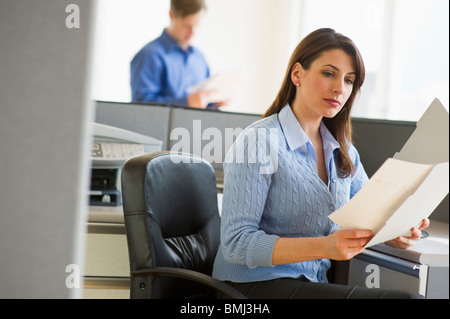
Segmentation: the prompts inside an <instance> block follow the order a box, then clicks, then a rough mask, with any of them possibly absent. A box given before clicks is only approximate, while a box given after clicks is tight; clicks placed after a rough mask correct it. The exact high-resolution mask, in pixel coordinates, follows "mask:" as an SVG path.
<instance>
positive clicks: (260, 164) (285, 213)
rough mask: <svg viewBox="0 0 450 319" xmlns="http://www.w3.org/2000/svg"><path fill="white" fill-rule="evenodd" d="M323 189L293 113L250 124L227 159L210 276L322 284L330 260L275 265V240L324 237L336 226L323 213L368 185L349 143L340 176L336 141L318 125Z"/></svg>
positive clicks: (310, 149) (311, 150)
mask: <svg viewBox="0 0 450 319" xmlns="http://www.w3.org/2000/svg"><path fill="white" fill-rule="evenodd" d="M320 133H321V136H322V140H323V149H324V156H325V163H326V169H327V173H328V177H329V181H328V185H326V184H325V183H324V182H323V181H322V180H321V179H320V177H319V175H318V171H317V160H316V153H315V150H314V147H313V145H312V143H311V141H310V140H309V138H308V136H307V135H306V134H305V132H304V131H303V129H302V128H301V126H300V124H299V122H298V121H297V119H296V117H295V115H294V113H293V112H292V109H291V107H290V106H289V105H286V106H285V107H284V108H283V109H282V110H281V111H280V112H279V113H278V114H274V115H272V116H270V117H267V118H264V119H261V120H259V121H257V122H255V123H253V124H252V125H250V126H249V127H247V128H246V129H245V130H244V131H243V132H242V133H241V135H240V136H239V137H238V138H237V139H236V142H235V143H234V144H233V146H232V147H231V148H230V150H229V152H228V153H227V156H226V158H225V161H224V190H223V203H222V223H221V244H220V247H219V250H218V253H217V256H216V260H215V263H214V269H213V276H214V277H215V278H217V279H219V280H226V281H233V282H252V281H263V280H270V279H275V278H283V277H288V278H298V277H300V276H302V275H303V276H305V277H306V278H307V279H309V280H310V281H314V282H326V281H327V279H326V272H327V270H328V269H329V267H330V261H329V260H328V259H318V260H310V261H305V262H299V263H293V264H287V265H276V266H273V265H272V253H273V248H274V245H275V242H276V240H277V239H278V238H279V237H320V236H328V235H329V234H331V233H332V232H333V231H335V230H336V229H337V228H338V226H337V225H336V224H334V223H333V222H332V221H331V220H330V219H329V218H328V215H329V214H330V213H332V212H334V211H335V210H337V209H338V208H340V207H341V206H343V205H344V204H346V203H347V202H348V201H349V200H350V198H351V197H353V196H354V195H355V194H356V192H358V191H359V190H360V189H361V188H362V186H363V185H364V184H365V183H366V182H367V181H368V177H367V174H366V173H365V171H364V168H363V166H362V164H361V163H360V160H359V154H358V152H357V151H356V149H355V148H354V146H353V145H350V147H349V154H350V157H351V159H352V161H353V163H354V164H355V167H356V170H355V173H354V174H353V175H352V176H349V177H347V178H340V177H338V174H337V168H336V164H335V160H336V158H335V157H336V156H337V154H338V153H337V149H338V148H339V143H338V142H337V141H336V139H335V138H334V137H333V136H332V134H331V133H330V132H329V131H328V129H327V128H326V126H325V125H324V124H323V123H322V124H321V126H320Z"/></svg>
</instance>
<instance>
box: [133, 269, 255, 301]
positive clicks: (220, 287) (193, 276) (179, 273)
mask: <svg viewBox="0 0 450 319" xmlns="http://www.w3.org/2000/svg"><path fill="white" fill-rule="evenodd" d="M130 274H131V276H135V277H138V276H145V275H152V276H155V277H158V276H168V277H176V278H181V279H187V280H191V281H195V282H197V283H200V284H202V285H205V286H208V287H211V288H213V289H215V290H217V291H220V292H221V293H223V294H225V295H226V296H228V297H230V298H232V299H248V298H247V296H245V295H244V294H242V293H240V292H239V291H237V290H236V289H234V288H233V287H231V286H229V285H227V284H226V283H224V282H223V281H220V280H218V279H216V278H213V277H211V276H208V275H205V274H203V273H200V272H197V271H194V270H190V269H184V268H171V267H156V268H149V269H142V270H135V271H131V272H130Z"/></svg>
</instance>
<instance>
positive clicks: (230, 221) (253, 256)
mask: <svg viewBox="0 0 450 319" xmlns="http://www.w3.org/2000/svg"><path fill="white" fill-rule="evenodd" d="M269 132H270V130H269V129H252V128H249V129H247V130H246V131H244V132H243V134H241V135H240V136H239V137H238V139H237V140H236V142H235V144H234V145H233V146H232V147H231V149H230V151H229V152H228V153H227V156H226V159H225V162H224V194H223V204H222V223H221V247H222V253H223V256H224V258H225V261H227V262H228V263H233V264H241V265H246V266H247V267H249V268H255V267H257V266H272V253H273V248H274V245H275V242H276V240H277V239H278V236H276V235H270V234H266V233H265V232H264V231H263V230H261V229H260V228H259V224H260V221H261V217H262V214H263V212H264V205H265V202H266V198H267V195H268V191H269V188H270V185H271V176H272V174H273V173H274V171H275V169H276V156H278V154H276V150H274V149H271V148H270V145H274V144H273V143H277V142H278V141H273V140H272V141H271V138H272V137H271V136H270V134H269ZM269 153H270V154H269Z"/></svg>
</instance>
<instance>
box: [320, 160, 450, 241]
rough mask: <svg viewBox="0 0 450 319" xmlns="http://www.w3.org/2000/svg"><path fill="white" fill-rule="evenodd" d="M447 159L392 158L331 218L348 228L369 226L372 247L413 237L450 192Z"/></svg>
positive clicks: (365, 227)
mask: <svg viewBox="0 0 450 319" xmlns="http://www.w3.org/2000/svg"><path fill="white" fill-rule="evenodd" d="M448 190H449V167H448V162H445V163H440V164H436V165H426V164H416V163H412V162H407V161H402V160H397V159H393V158H389V159H387V160H386V162H385V163H384V164H383V165H382V166H381V167H380V168H379V169H378V171H377V172H376V173H375V174H374V175H373V176H372V178H370V180H369V181H368V183H367V184H366V185H365V186H364V187H363V188H362V189H361V190H360V191H359V192H358V193H356V195H355V196H354V197H353V198H352V199H351V200H350V201H349V202H348V203H347V204H346V205H344V206H343V207H341V208H340V209H338V210H337V211H336V212H334V213H333V214H331V215H330V216H329V218H330V219H331V220H332V221H333V222H335V223H336V224H338V225H339V226H340V227H342V228H345V229H356V228H357V229H370V230H371V231H372V232H373V233H374V235H375V236H374V237H373V238H372V239H371V240H370V241H369V242H368V243H367V245H366V247H370V246H373V245H376V244H379V243H382V242H384V241H387V240H391V239H393V238H396V237H398V236H410V235H411V232H410V229H411V228H412V227H414V226H419V225H420V224H421V222H422V220H423V219H424V218H427V217H428V216H430V215H431V213H432V212H433V211H434V209H435V208H436V207H437V206H438V205H439V203H440V202H441V201H442V200H443V199H444V197H445V196H446V195H447V194H448Z"/></svg>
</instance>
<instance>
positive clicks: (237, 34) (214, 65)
mask: <svg viewBox="0 0 450 319" xmlns="http://www.w3.org/2000/svg"><path fill="white" fill-rule="evenodd" d="M207 4H208V10H207V12H206V15H205V17H204V19H203V20H202V23H201V25H200V27H199V30H198V32H197V35H196V36H195V38H194V40H193V43H194V44H195V45H197V46H198V47H199V48H200V49H201V50H202V51H203V53H204V54H205V56H206V58H207V60H208V62H209V64H210V67H211V73H213V74H214V73H218V72H222V71H233V70H236V69H239V70H242V71H243V73H244V75H245V80H244V84H243V87H242V89H240V90H239V92H237V94H236V96H235V98H234V99H233V100H232V101H231V103H230V105H229V106H228V107H227V108H226V109H227V110H231V111H232V110H239V111H240V112H249V113H261V112H264V110H266V109H267V108H268V106H269V104H270V103H271V102H272V101H273V99H274V98H275V95H276V93H277V90H278V89H279V87H280V84H281V79H282V78H283V76H284V72H285V68H286V66H287V62H288V59H289V57H290V55H291V53H292V51H293V49H294V48H295V46H296V45H297V44H298V41H299V39H300V34H301V32H300V31H301V30H300V21H297V20H296V19H297V17H298V16H300V14H299V12H300V10H301V1H298V0H283V1H282V2H281V1H273V0H245V1H242V0H228V1H214V0H210V1H208V2H207ZM98 5H99V8H98V13H99V14H98V20H97V37H96V39H97V40H96V44H95V50H96V51H95V63H94V92H93V99H96V100H109V101H122V102H128V101H130V98H131V94H130V89H129V63H130V61H131V59H132V57H133V56H134V54H135V53H136V52H137V51H138V50H139V49H140V48H141V47H142V46H143V45H145V44H146V43H148V42H149V41H150V40H152V39H154V38H155V37H157V36H159V35H160V34H161V32H162V30H163V29H164V27H166V26H167V25H168V23H169V18H168V11H169V1H161V0H147V1H146V0H128V1H123V0H100V1H99V2H98Z"/></svg>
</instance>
